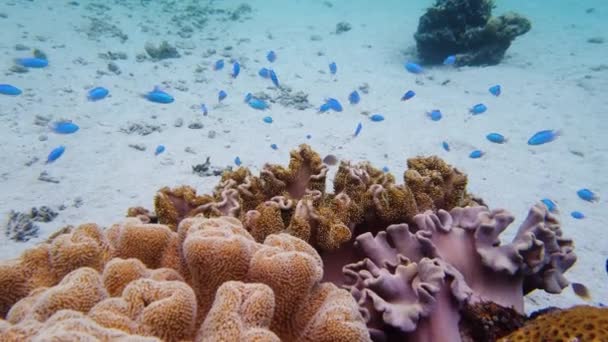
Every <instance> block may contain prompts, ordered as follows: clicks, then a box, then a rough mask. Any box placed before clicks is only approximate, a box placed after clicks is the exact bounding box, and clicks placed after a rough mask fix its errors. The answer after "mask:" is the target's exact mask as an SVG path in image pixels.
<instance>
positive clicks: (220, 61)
mask: <svg viewBox="0 0 608 342" xmlns="http://www.w3.org/2000/svg"><path fill="white" fill-rule="evenodd" d="M222 69H224V60H223V59H218V60H217V61H215V64H213V70H216V71H217V70H222Z"/></svg>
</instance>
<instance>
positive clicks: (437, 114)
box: [426, 109, 443, 121]
mask: <svg viewBox="0 0 608 342" xmlns="http://www.w3.org/2000/svg"><path fill="white" fill-rule="evenodd" d="M426 115H427V116H428V117H429V118H430V119H431V120H433V121H439V120H441V118H442V117H443V115H442V114H441V111H440V110H439V109H433V110H431V111H430V112H428V113H426Z"/></svg>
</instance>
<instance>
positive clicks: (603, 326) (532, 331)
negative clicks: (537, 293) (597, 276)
mask: <svg viewBox="0 0 608 342" xmlns="http://www.w3.org/2000/svg"><path fill="white" fill-rule="evenodd" d="M520 341H521V342H524V341H552V342H572V341H581V342H583V341H585V342H587V341H589V342H596V341H597V342H602V341H608V308H597V307H592V306H586V305H581V306H575V307H573V308H570V309H567V310H559V309H558V310H555V311H552V312H549V313H546V314H542V315H540V316H538V317H537V318H535V319H533V320H531V321H530V322H528V323H526V324H525V325H524V326H523V327H522V328H520V329H519V330H517V331H515V332H513V333H512V334H510V335H508V336H506V337H504V338H502V339H500V340H499V342H520Z"/></svg>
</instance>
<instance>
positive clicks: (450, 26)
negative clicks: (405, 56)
mask: <svg viewBox="0 0 608 342" xmlns="http://www.w3.org/2000/svg"><path fill="white" fill-rule="evenodd" d="M493 7H494V3H493V1H492V0H437V1H436V2H435V4H434V5H433V6H432V7H430V8H429V9H428V10H427V11H426V13H425V14H424V15H423V16H422V17H420V21H419V23H418V30H417V32H416V34H415V35H414V38H415V39H416V46H417V48H418V55H419V57H420V59H421V60H422V61H423V62H424V63H428V64H440V63H442V62H443V60H444V59H445V58H446V57H447V56H451V55H455V56H456V64H457V65H492V64H498V63H500V61H501V60H502V58H503V57H504V55H505V52H506V51H507V49H508V48H509V46H511V42H512V41H513V40H514V39H515V38H516V37H518V36H521V35H523V34H525V33H526V32H528V31H529V30H530V28H531V24H530V21H529V20H528V19H526V18H524V17H522V16H520V15H519V14H516V13H512V12H509V13H506V14H504V15H501V16H498V17H492V8H493Z"/></svg>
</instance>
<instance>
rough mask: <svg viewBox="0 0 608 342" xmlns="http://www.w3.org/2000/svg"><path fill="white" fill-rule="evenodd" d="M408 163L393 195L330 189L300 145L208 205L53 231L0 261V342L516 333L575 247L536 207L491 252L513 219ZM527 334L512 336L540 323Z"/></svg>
mask: <svg viewBox="0 0 608 342" xmlns="http://www.w3.org/2000/svg"><path fill="white" fill-rule="evenodd" d="M407 163H408V170H407V171H405V173H404V175H403V179H404V182H405V183H404V184H396V180H395V177H394V176H392V175H391V174H388V173H386V172H383V171H381V170H378V169H376V168H374V167H372V166H371V165H370V164H368V163H360V164H357V165H352V164H350V163H348V162H341V163H340V165H339V167H338V170H337V172H336V175H335V178H334V192H333V193H329V192H326V191H325V186H326V175H327V171H328V169H327V166H325V165H323V163H322V161H321V158H320V157H319V155H318V154H317V153H315V152H314V151H312V149H310V147H309V146H306V145H302V146H300V148H299V149H298V150H296V151H293V152H292V153H291V158H290V163H289V166H288V167H282V166H278V165H265V166H264V168H263V169H262V171H261V172H260V176H254V175H253V174H252V173H251V172H250V171H249V170H248V169H246V168H238V169H235V170H230V171H227V172H225V173H224V174H223V175H222V179H221V181H220V183H219V184H218V185H217V186H216V187H215V189H214V191H213V193H211V194H203V195H199V194H197V193H196V190H195V189H194V188H191V187H188V186H182V187H178V188H175V189H169V188H162V189H161V190H160V191H159V192H158V193H157V195H156V197H155V200H154V207H155V208H154V209H155V210H154V212H151V211H149V210H146V209H145V208H142V207H133V208H130V209H129V210H128V212H127V216H128V217H127V218H126V219H125V220H124V221H123V222H122V223H119V224H114V225H112V226H110V227H109V228H107V229H105V230H102V229H101V228H100V227H98V226H97V225H95V224H83V225H81V226H79V227H77V228H74V227H71V226H67V227H65V228H63V229H61V230H60V231H58V232H57V233H55V234H53V235H51V236H50V237H49V238H48V240H47V241H46V242H44V243H41V244H39V245H37V246H35V247H34V248H31V249H29V250H27V251H25V252H24V253H23V254H22V256H21V257H20V258H18V259H15V260H8V261H1V262H0V317H1V318H3V319H0V340H7V341H13V340H14V341H19V340H30V339H31V340H36V339H40V338H43V337H44V338H56V339H58V340H61V339H77V338H80V339H86V338H89V339H101V340H125V341H126V340H135V341H137V340H139V339H141V340H142V341H156V340H164V341H217V340H225V341H328V342H329V341H345V342H346V341H348V342H351V341H369V340H372V339H373V340H377V341H393V340H404V339H407V340H412V341H436V340H450V341H491V340H496V339H498V338H503V337H504V336H506V335H508V334H510V333H511V332H513V331H514V330H515V329H517V328H520V327H521V326H522V324H523V321H524V317H523V314H522V313H523V298H524V296H525V295H526V294H527V293H529V292H531V291H533V290H535V289H542V290H545V291H547V292H550V293H559V292H561V290H562V289H563V288H565V287H566V286H568V285H569V282H568V280H567V279H566V278H565V277H564V275H563V274H564V272H566V271H567V270H568V269H569V268H570V267H571V266H572V264H573V263H574V262H575V261H576V256H575V254H574V252H573V243H572V241H571V240H569V239H567V238H564V237H562V231H561V228H560V225H559V222H558V221H557V219H556V217H555V216H554V215H553V214H551V213H550V212H548V211H547V209H546V207H545V206H544V205H542V204H538V205H535V206H534V207H532V209H531V210H530V212H529V214H528V217H527V218H526V219H525V220H524V221H523V222H522V224H521V225H520V227H519V230H518V231H517V233H516V234H515V238H514V239H513V240H512V241H511V242H510V243H502V242H501V240H500V234H501V233H502V232H503V231H504V230H505V229H506V228H507V227H508V226H509V225H510V224H511V223H512V222H513V220H514V218H513V216H512V215H510V214H509V213H508V212H506V211H504V210H500V209H499V210H490V209H488V208H487V207H486V206H485V205H484V204H483V202H482V201H481V200H479V199H477V198H473V197H472V196H471V195H470V194H468V193H467V192H466V184H467V177H466V175H464V174H462V173H461V172H459V171H458V170H456V169H454V168H452V167H451V166H449V165H448V164H446V163H445V162H443V161H442V160H441V159H439V158H437V157H426V158H425V157H417V158H412V159H409V160H408V161H407ZM590 312H591V311H589V310H587V311H585V313H584V314H585V315H586V314H588V313H590ZM547 315H550V314H547ZM602 315H604V313H602ZM568 317H570V316H568ZM585 317H587V318H590V317H591V316H585ZM540 319H542V316H541V318H539V320H540ZM568 319H570V320H572V321H573V322H574V321H575V319H574V318H571V317H570V318H568ZM604 323H605V320H602V319H599V320H598V321H597V326H600V325H601V324H604ZM531 324H534V323H528V325H526V326H524V327H522V328H521V330H519V331H520V332H521V331H523V332H522V333H521V334H524V335H525V336H529V334H540V333H541V332H540V331H541V330H542V329H545V328H544V325H543V327H542V328H529V326H532V325H531ZM593 324H595V323H592V325H593ZM526 329H528V330H526ZM529 329H533V330H534V329H536V330H534V331H532V330H529ZM551 329H552V328H551ZM568 329H570V328H568ZM573 329H574V328H573ZM585 329H587V330H588V331H591V328H585ZM553 330H555V329H553ZM553 330H552V331H553ZM526 331H532V332H526ZM543 331H544V330H543ZM564 331H566V330H564ZM567 331H568V334H571V335H573V336H577V334H582V333H583V332H582V331H579V330H567ZM593 333H594V334H598V335H597V336H601V335H599V334H601V333H603V330H601V329H600V330H598V331H594V332H593ZM516 334H517V333H516ZM521 334H520V335H517V336H523V335H521ZM526 334H528V335H526ZM513 336H515V335H513ZM564 336H565V335H564ZM585 336H587V335H585Z"/></svg>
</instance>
